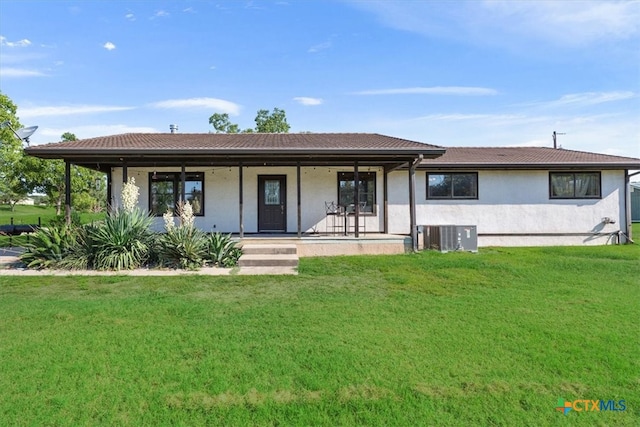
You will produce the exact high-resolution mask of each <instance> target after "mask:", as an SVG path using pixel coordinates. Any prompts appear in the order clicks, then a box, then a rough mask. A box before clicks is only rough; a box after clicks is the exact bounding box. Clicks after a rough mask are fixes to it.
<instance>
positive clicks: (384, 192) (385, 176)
mask: <svg viewBox="0 0 640 427" xmlns="http://www.w3.org/2000/svg"><path fill="white" fill-rule="evenodd" d="M388 177H389V172H387V168H384V173H383V174H382V198H383V199H384V200H383V202H382V203H383V215H384V225H383V229H382V232H383V233H384V234H388V233H389V187H388V186H387V184H388Z"/></svg>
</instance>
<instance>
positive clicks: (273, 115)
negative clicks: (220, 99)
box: [209, 108, 291, 133]
mask: <svg viewBox="0 0 640 427" xmlns="http://www.w3.org/2000/svg"><path fill="white" fill-rule="evenodd" d="M255 122H256V127H255V129H252V128H247V129H244V130H242V131H240V126H238V125H237V124H235V123H231V121H230V120H229V114H227V113H224V114H220V113H214V114H213V115H212V116H211V117H209V123H210V124H211V125H212V126H213V128H214V129H215V130H216V133H254V132H259V133H288V132H289V129H290V128H291V126H289V123H287V117H286V114H285V111H284V110H281V109H279V108H274V109H273V112H269V110H258V114H257V115H256V118H255Z"/></svg>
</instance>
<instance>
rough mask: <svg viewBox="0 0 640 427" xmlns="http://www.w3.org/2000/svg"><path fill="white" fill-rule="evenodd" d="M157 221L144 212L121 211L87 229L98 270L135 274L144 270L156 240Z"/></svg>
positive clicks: (135, 210)
mask: <svg viewBox="0 0 640 427" xmlns="http://www.w3.org/2000/svg"><path fill="white" fill-rule="evenodd" d="M152 221H153V218H151V217H150V216H149V215H147V214H146V213H145V212H143V211H141V210H140V209H137V208H136V209H133V210H117V211H115V212H113V213H111V214H109V215H107V217H106V218H105V219H104V220H103V221H100V222H97V223H95V224H92V225H89V226H87V237H88V239H90V241H91V245H92V247H93V250H94V255H93V266H94V268H96V269H98V270H131V269H134V268H139V267H141V266H142V265H143V264H144V263H145V261H146V260H147V258H148V256H149V250H150V247H151V244H152V240H153V233H152V232H151V231H150V227H151V223H152Z"/></svg>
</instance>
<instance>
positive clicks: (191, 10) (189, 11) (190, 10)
mask: <svg viewBox="0 0 640 427" xmlns="http://www.w3.org/2000/svg"><path fill="white" fill-rule="evenodd" d="M182 11H183V12H184V13H196V11H195V9H194V8H193V7H187V8H186V9H182Z"/></svg>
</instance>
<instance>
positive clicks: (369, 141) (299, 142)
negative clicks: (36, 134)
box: [27, 133, 441, 155]
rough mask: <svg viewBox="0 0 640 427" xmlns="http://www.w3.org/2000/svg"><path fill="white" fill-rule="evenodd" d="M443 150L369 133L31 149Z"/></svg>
mask: <svg viewBox="0 0 640 427" xmlns="http://www.w3.org/2000/svg"><path fill="white" fill-rule="evenodd" d="M440 148H441V147H437V146H435V145H428V144H423V143H420V142H415V141H409V140H406V139H401V138H395V137H390V136H385V135H379V134H368V133H254V134H222V133H198V134H196V133H191V134H189V133H175V134H172V133H127V134H122V135H112V136H102V137H97V138H89V139H80V140H77V141H69V142H57V143H50V144H45V145H38V146H33V147H30V148H29V149H28V150H27V152H29V153H30V154H35V155H37V153H42V152H51V151H59V152H61V153H62V152H64V151H101V150H118V151H123V152H126V151H186V150H203V151H233V150H237V151H251V150H274V151H278V150H285V151H286V150H294V151H297V150H310V151H315V150H320V151H325V150H411V151H415V150H419V151H420V150H430V149H432V150H438V149H440Z"/></svg>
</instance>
